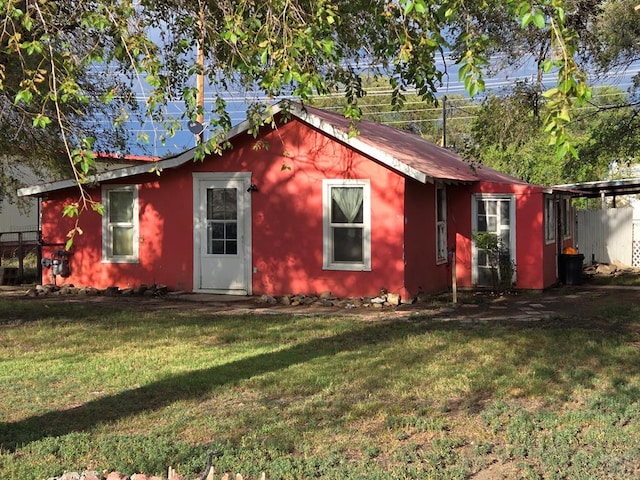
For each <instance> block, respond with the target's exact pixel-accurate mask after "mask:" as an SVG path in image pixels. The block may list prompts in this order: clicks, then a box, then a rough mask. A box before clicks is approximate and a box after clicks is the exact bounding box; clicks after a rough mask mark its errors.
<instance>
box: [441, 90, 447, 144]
mask: <svg viewBox="0 0 640 480" xmlns="http://www.w3.org/2000/svg"><path fill="white" fill-rule="evenodd" d="M442 147H444V148H447V96H446V95H443V97H442Z"/></svg>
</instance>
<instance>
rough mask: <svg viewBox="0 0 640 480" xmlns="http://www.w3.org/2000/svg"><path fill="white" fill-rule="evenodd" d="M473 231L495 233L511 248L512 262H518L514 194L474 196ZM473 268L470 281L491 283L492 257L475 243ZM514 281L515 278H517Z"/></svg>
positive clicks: (481, 283) (479, 283)
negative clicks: (516, 259)
mask: <svg viewBox="0 0 640 480" xmlns="http://www.w3.org/2000/svg"><path fill="white" fill-rule="evenodd" d="M471 210H472V216H473V218H472V222H473V225H472V230H473V232H476V233H493V234H495V235H496V236H497V238H498V241H499V242H501V244H502V245H503V246H504V247H505V248H506V249H507V250H508V252H509V255H510V257H511V261H512V262H515V258H516V255H515V251H516V242H515V238H516V236H515V198H514V197H513V196H512V195H504V196H501V195H475V196H474V197H473V205H472V209H471ZM472 258H473V261H472V263H473V269H472V275H471V277H472V278H471V280H472V283H473V284H474V285H479V286H492V285H493V274H492V271H491V264H490V262H489V256H488V255H487V254H486V252H485V251H484V250H482V249H479V248H477V247H476V243H475V241H474V242H473V251H472ZM512 280H514V281H515V278H513V279H512Z"/></svg>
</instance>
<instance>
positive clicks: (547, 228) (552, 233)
mask: <svg viewBox="0 0 640 480" xmlns="http://www.w3.org/2000/svg"><path fill="white" fill-rule="evenodd" d="M555 206H556V202H555V200H554V198H553V196H551V195H545V196H544V241H545V243H546V244H550V243H553V242H555V241H556V209H555Z"/></svg>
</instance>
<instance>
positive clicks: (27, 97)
mask: <svg viewBox="0 0 640 480" xmlns="http://www.w3.org/2000/svg"><path fill="white" fill-rule="evenodd" d="M31 100H33V93H31V91H29V90H18V93H16V96H15V99H14V101H13V104H14V105H17V104H19V103H20V102H24V103H27V104H28V103H31Z"/></svg>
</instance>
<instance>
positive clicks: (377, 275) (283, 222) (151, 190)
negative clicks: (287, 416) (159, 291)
mask: <svg viewBox="0 0 640 480" xmlns="http://www.w3.org/2000/svg"><path fill="white" fill-rule="evenodd" d="M193 172H251V182H252V183H254V184H256V185H257V187H258V191H257V192H254V193H251V194H248V195H250V200H251V209H252V265H251V267H252V268H251V271H252V272H253V273H252V279H251V283H252V288H253V293H254V294H257V295H259V294H284V293H318V292H322V291H325V290H330V291H331V292H333V293H334V294H335V295H338V296H342V297H345V296H363V295H376V294H377V293H378V292H379V291H380V289H381V288H386V289H387V290H388V291H390V292H398V293H401V294H402V295H403V296H408V295H414V294H416V293H417V292H418V291H419V290H420V289H422V290H424V291H425V292H441V291H444V290H446V289H447V287H448V286H449V285H450V284H451V278H450V277H451V273H450V265H449V264H448V263H445V264H442V265H436V259H435V247H436V245H435V243H436V230H435V228H436V227H435V205H434V202H435V192H434V186H433V185H432V184H427V185H423V184H420V183H419V182H417V181H414V180H412V179H406V178H405V177H403V176H401V175H398V174H396V173H393V172H391V171H390V170H389V169H388V168H386V167H384V166H382V165H380V164H378V163H376V162H375V161H372V160H371V159H369V158H366V157H364V156H362V155H360V154H357V153H355V152H353V151H352V150H351V149H349V148H347V147H346V146H344V145H342V144H340V143H337V142H335V141H334V140H332V139H329V138H327V137H326V136H325V135H324V134H322V133H320V132H318V131H316V130H314V129H312V128H310V127H308V126H306V125H305V124H303V123H301V122H299V121H291V122H289V123H287V124H285V125H281V126H279V127H278V129H277V130H270V129H265V130H264V131H263V135H262V136H261V137H259V140H256V139H254V138H253V137H252V136H250V135H247V134H241V135H240V136H239V137H236V138H235V139H234V145H233V148H232V149H230V150H227V151H226V152H225V154H224V155H223V156H222V157H219V156H212V157H210V158H208V159H207V160H206V161H205V162H202V163H197V162H196V163H188V164H186V165H183V166H182V167H179V168H177V169H167V170H165V171H164V172H162V174H161V175H160V176H159V177H158V176H156V175H155V174H152V173H150V174H145V175H140V176H138V177H136V178H128V179H125V180H123V181H116V182H114V183H117V184H123V183H137V184H139V193H138V199H139V210H140V262H139V263H137V264H111V263H102V238H101V237H102V218H101V217H100V216H99V215H97V214H95V213H92V212H87V213H83V214H82V216H81V218H80V227H81V228H82V229H83V231H84V234H83V235H79V236H77V237H76V238H75V241H74V245H73V249H72V252H73V253H72V255H71V269H72V275H71V276H70V277H69V278H68V279H66V280H65V281H67V282H69V283H73V284H75V285H89V286H95V287H97V288H105V287H108V286H118V287H120V288H126V287H135V286H137V285H140V284H154V283H156V284H165V285H167V286H169V288H171V289H174V290H186V291H190V290H193V289H194V284H193V263H194V252H193V249H194V240H193V231H194V223H193V210H194V206H193V177H192V173H193ZM325 178H330V179H369V180H370V185H371V221H372V228H371V258H372V268H371V271H367V272H358V271H337V270H324V269H323V267H322V242H323V233H322V180H323V179H325ZM446 191H447V210H448V237H449V238H448V244H449V245H451V246H454V245H455V248H456V259H457V281H458V285H460V286H462V287H464V286H467V287H470V286H472V285H471V195H472V194H473V193H476V192H485V193H514V194H515V195H516V198H517V202H518V210H517V214H516V225H517V227H516V228H517V230H516V231H517V242H518V245H517V259H516V261H517V267H516V268H517V287H519V288H534V289H539V288H544V287H547V286H549V285H551V284H553V283H555V263H554V262H555V261H556V255H555V250H554V251H553V252H551V250H550V248H547V247H546V246H544V229H543V228H542V212H543V210H542V208H543V200H542V193H541V191H540V189H538V188H534V187H530V186H519V185H508V184H482V185H471V186H469V185H457V186H456V185H450V186H447V189H446ZM89 193H90V194H91V196H92V198H94V199H96V200H100V199H101V193H100V189H97V190H91V191H90V192H89ZM76 197H77V193H76V191H75V190H66V191H64V192H53V193H52V194H51V195H50V197H49V199H48V200H46V201H44V202H43V208H42V215H43V235H44V237H45V241H47V242H64V241H66V237H65V236H66V233H67V232H68V231H69V230H70V229H71V228H73V221H72V220H70V219H66V218H63V217H62V216H61V211H62V208H63V206H64V204H66V203H69V202H72V201H76V200H77V198H76ZM55 248H59V247H55ZM55 248H52V249H49V250H48V251H47V250H45V256H47V255H48V254H50V253H51V252H52V251H53V250H54V249H55ZM48 273H49V272H48V271H47V270H45V272H44V279H43V280H44V282H45V283H48V282H49V281H50V278H49V276H48ZM58 281H59V282H61V281H62V279H58Z"/></svg>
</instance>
